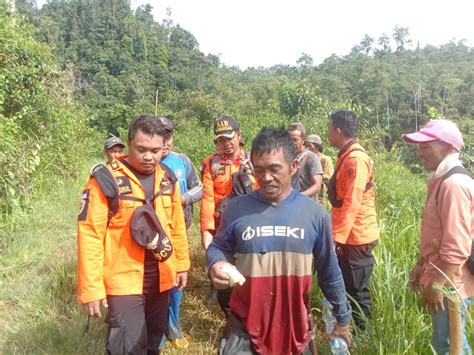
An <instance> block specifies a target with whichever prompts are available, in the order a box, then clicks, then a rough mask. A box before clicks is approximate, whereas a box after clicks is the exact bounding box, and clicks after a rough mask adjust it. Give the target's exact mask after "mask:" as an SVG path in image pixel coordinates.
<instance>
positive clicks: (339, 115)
mask: <svg viewBox="0 0 474 355" xmlns="http://www.w3.org/2000/svg"><path fill="white" fill-rule="evenodd" d="M331 124H332V126H333V127H335V128H339V129H340V130H341V131H342V133H344V135H345V136H346V137H349V138H355V137H357V130H358V128H359V119H358V118H357V115H356V114H355V113H354V112H353V111H351V110H339V111H336V112H334V113H333V114H332V115H331Z"/></svg>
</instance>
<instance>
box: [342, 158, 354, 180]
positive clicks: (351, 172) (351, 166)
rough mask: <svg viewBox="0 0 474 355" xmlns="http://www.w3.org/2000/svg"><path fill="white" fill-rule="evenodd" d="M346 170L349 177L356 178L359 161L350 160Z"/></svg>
mask: <svg viewBox="0 0 474 355" xmlns="http://www.w3.org/2000/svg"><path fill="white" fill-rule="evenodd" d="M344 172H345V173H346V176H347V177H348V178H355V176H356V172H357V163H356V162H348V163H347V164H346V166H345V167H344Z"/></svg>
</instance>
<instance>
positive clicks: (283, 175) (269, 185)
mask: <svg viewBox="0 0 474 355" xmlns="http://www.w3.org/2000/svg"><path fill="white" fill-rule="evenodd" d="M252 164H253V169H254V176H255V179H256V180H257V182H258V184H259V186H260V194H261V196H262V197H263V199H264V200H265V201H267V202H269V203H280V202H281V201H283V200H284V199H285V198H286V197H288V195H289V194H290V192H291V175H292V174H294V173H295V171H296V161H294V162H293V163H292V165H289V164H288V162H287V161H286V159H285V155H284V154H283V150H282V149H279V150H273V151H271V152H270V153H263V154H261V155H252Z"/></svg>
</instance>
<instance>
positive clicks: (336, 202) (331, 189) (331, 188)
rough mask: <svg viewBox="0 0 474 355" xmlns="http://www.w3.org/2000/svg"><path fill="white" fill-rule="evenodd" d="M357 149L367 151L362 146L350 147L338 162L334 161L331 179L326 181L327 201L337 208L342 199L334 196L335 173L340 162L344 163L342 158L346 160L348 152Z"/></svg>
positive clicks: (340, 204) (340, 164)
mask: <svg viewBox="0 0 474 355" xmlns="http://www.w3.org/2000/svg"><path fill="white" fill-rule="evenodd" d="M357 151H359V152H364V153H365V154H367V152H366V151H365V150H364V149H362V148H354V149H351V150H350V151H349V152H348V153H346V154H344V156H343V157H342V158H341V160H340V161H339V164H337V163H336V169H335V170H334V173H333V174H332V176H331V179H329V182H328V198H329V202H330V203H331V205H332V206H333V207H336V208H339V207H341V206H342V203H343V200H338V199H337V197H336V175H337V172H338V171H339V169H340V168H341V166H342V163H344V160H346V158H347V157H348V156H349V154H351V153H352V152H357ZM367 191H368V190H367V186H366V191H364V192H367Z"/></svg>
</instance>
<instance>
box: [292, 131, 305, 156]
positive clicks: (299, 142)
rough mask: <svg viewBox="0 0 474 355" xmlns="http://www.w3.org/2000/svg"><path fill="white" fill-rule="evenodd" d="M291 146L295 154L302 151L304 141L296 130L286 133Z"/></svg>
mask: <svg viewBox="0 0 474 355" xmlns="http://www.w3.org/2000/svg"><path fill="white" fill-rule="evenodd" d="M288 133H289V135H290V137H291V140H292V141H293V144H294V145H295V149H296V153H300V152H301V151H303V149H304V139H303V137H302V136H301V132H300V131H298V130H297V129H295V130H293V131H289V132H288Z"/></svg>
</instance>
